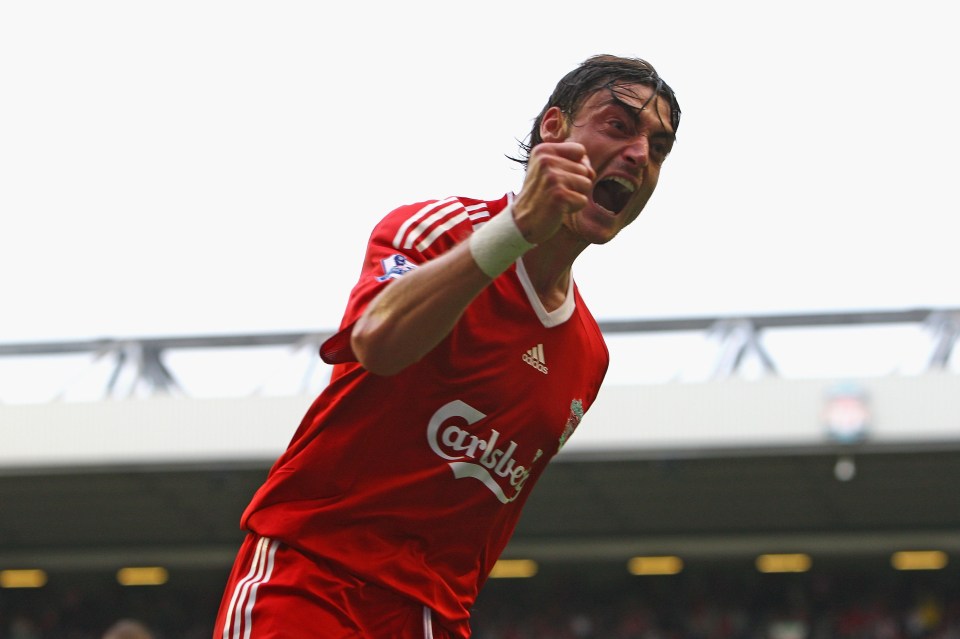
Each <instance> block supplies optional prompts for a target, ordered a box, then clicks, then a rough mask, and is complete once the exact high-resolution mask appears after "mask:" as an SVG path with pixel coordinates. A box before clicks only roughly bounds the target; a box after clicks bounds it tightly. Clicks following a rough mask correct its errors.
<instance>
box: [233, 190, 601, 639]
mask: <svg viewBox="0 0 960 639" xmlns="http://www.w3.org/2000/svg"><path fill="white" fill-rule="evenodd" d="M511 197H512V196H510V195H509V194H508V195H507V196H504V197H503V198H501V199H500V200H496V201H489V202H486V201H480V200H472V199H467V198H448V199H445V200H439V201H430V202H425V203H420V204H415V205H410V206H404V207H401V208H399V209H397V210H395V211H393V212H392V213H390V214H389V215H387V217H386V218H384V219H383V220H382V221H381V222H380V224H379V225H378V226H377V227H376V229H375V230H374V232H373V234H372V236H371V239H370V243H369V246H368V249H367V254H366V260H365V262H364V266H363V270H362V273H361V275H360V280H359V282H358V283H357V285H356V287H355V288H354V289H353V292H352V293H351V296H350V301H349V304H348V306H347V310H346V312H345V315H344V318H343V323H342V325H341V327H340V332H339V333H337V335H335V336H334V337H332V338H330V340H328V341H327V342H326V343H325V344H324V345H323V347H322V348H321V354H322V355H323V357H324V359H325V360H326V361H328V362H331V363H336V364H337V366H336V367H335V369H334V374H333V376H332V379H331V382H330V385H329V386H328V387H327V388H326V389H325V390H324V391H323V393H322V394H321V395H320V396H319V397H318V398H317V399H316V401H315V402H314V403H313V405H312V406H311V408H310V409H309V411H308V412H307V414H306V415H305V417H304V418H303V421H302V422H301V424H300V427H299V429H298V430H297V432H296V434H295V435H294V437H293V440H292V441H291V443H290V446H289V448H288V449H287V450H286V452H284V454H283V455H282V456H281V457H280V459H279V460H278V461H277V462H276V464H275V465H274V466H273V468H272V469H271V471H270V474H269V476H268V478H267V480H266V482H265V484H264V485H263V486H262V487H261V488H260V490H259V491H258V492H257V493H256V495H255V496H254V498H253V501H252V502H251V504H250V505H249V506H248V508H247V510H246V512H245V513H244V515H243V519H242V525H243V527H244V528H245V529H248V530H251V531H253V532H255V533H257V534H260V535H263V536H266V537H270V538H273V539H278V540H281V541H283V542H284V543H286V544H288V545H290V546H293V547H294V548H297V549H299V550H300V551H302V552H304V553H305V554H307V555H312V556H315V557H320V558H323V559H324V560H326V561H330V562H334V563H336V564H339V565H340V566H342V567H343V568H344V570H346V571H349V572H350V573H352V574H354V575H357V576H359V577H362V578H363V579H365V580H369V581H371V582H374V583H377V584H380V585H382V586H384V587H388V588H391V589H393V590H395V591H398V592H400V593H403V594H404V595H406V596H409V597H411V598H412V599H414V600H417V601H420V602H422V603H423V604H424V605H426V606H428V607H430V608H431V609H432V610H434V611H435V612H436V614H437V615H438V616H439V617H440V618H441V619H442V620H443V621H444V622H445V624H446V625H448V626H449V627H451V628H453V629H456V630H457V631H458V632H461V633H462V634H463V636H468V635H469V625H468V621H469V611H470V608H471V606H472V605H473V602H474V600H475V598H476V596H477V594H478V591H479V589H480V586H481V585H482V584H483V582H484V580H485V579H486V577H487V575H488V573H489V572H490V570H491V568H492V567H493V564H494V563H495V562H496V560H497V558H498V557H499V555H500V553H501V551H502V550H503V548H504V546H506V544H507V541H508V540H509V538H510V535H511V534H512V532H513V530H514V527H515V525H516V523H517V520H518V518H519V516H520V511H521V508H522V506H523V504H524V502H525V501H526V498H527V496H528V495H529V494H530V490H531V489H532V488H533V486H534V484H535V483H536V481H537V479H538V478H539V476H540V475H541V473H542V472H543V469H544V467H545V466H546V464H547V462H548V461H549V460H550V459H551V458H552V457H553V456H554V455H555V454H556V453H557V452H558V451H559V449H560V448H561V447H562V446H563V444H564V442H565V441H566V440H567V438H568V437H569V436H570V434H571V433H572V432H573V430H574V429H575V428H576V427H577V425H578V424H579V422H580V419H581V418H582V417H583V414H584V413H585V412H586V411H587V409H589V407H590V405H591V404H592V403H593V401H594V399H595V398H596V395H597V392H598V390H599V388H600V383H601V381H602V380H603V376H604V374H605V373H606V369H607V363H608V354H607V348H606V345H605V343H604V341H603V337H602V335H601V333H600V329H599V327H598V326H597V323H596V321H595V320H594V318H593V317H592V316H591V315H590V313H589V311H588V310H587V307H586V306H585V305H584V303H583V300H582V299H581V298H580V294H579V291H578V290H577V288H576V285H575V284H574V283H573V281H572V279H571V283H570V289H569V291H568V294H567V298H566V301H565V303H564V305H563V306H561V307H560V308H558V309H556V310H554V311H552V312H547V311H546V310H545V309H544V308H543V306H542V304H541V303H540V300H539V298H538V297H537V295H536V293H535V292H534V290H533V287H532V285H531V283H530V280H529V278H528V277H527V274H526V270H525V269H524V267H523V262H522V258H521V259H520V260H518V261H517V262H516V264H515V265H514V266H512V267H511V268H509V269H508V270H507V271H506V272H504V273H503V274H502V275H501V276H499V277H498V278H496V279H495V280H494V281H493V282H492V283H491V284H490V285H489V286H488V287H487V288H486V289H484V291H483V292H482V293H481V294H480V295H479V296H478V297H477V298H476V299H475V300H474V301H473V302H472V303H471V304H470V306H469V307H468V308H467V310H466V311H465V312H464V314H463V316H462V317H461V319H460V320H459V321H458V323H457V324H456V325H455V327H454V329H453V331H452V332H451V333H450V334H449V335H448V336H447V337H446V338H445V339H444V340H443V341H442V342H441V343H440V344H439V345H438V346H437V347H436V348H434V349H433V350H432V351H431V352H430V353H428V354H427V355H426V356H425V357H424V358H423V359H421V360H420V361H419V362H417V363H415V364H413V365H411V366H409V367H408V368H406V369H404V370H403V371H402V372H401V373H399V374H397V375H394V376H390V377H384V376H378V375H374V374H372V373H369V372H367V371H366V370H365V369H364V368H363V367H361V366H360V365H359V364H358V363H356V361H355V359H354V357H353V355H352V353H351V351H350V347H349V332H350V328H351V327H352V326H353V324H354V322H355V321H356V320H357V318H358V317H359V316H360V314H361V313H362V312H363V310H364V309H365V308H366V306H367V304H368V303H369V302H370V301H371V300H372V299H373V298H374V297H375V296H376V295H377V293H378V292H379V291H380V290H381V288H382V287H383V286H387V285H389V283H390V282H392V281H393V280H394V279H396V278H399V277H403V276H404V274H405V273H407V272H409V271H411V270H413V269H416V268H417V267H418V266H419V265H421V264H423V263H425V262H427V261H428V260H430V259H433V258H435V257H437V256H438V255H440V254H442V253H444V252H445V251H447V250H449V249H450V248H452V247H453V246H455V245H456V244H458V243H459V242H462V241H464V240H466V239H467V238H468V237H469V236H470V234H471V233H472V232H473V230H474V229H475V228H477V227H479V226H480V225H482V224H483V223H485V222H486V221H488V220H489V219H490V217H491V216H493V215H496V214H498V213H500V212H502V211H504V210H505V209H506V208H507V206H508V205H509V202H510V199H511ZM507 214H511V213H510V211H509V210H508V211H507Z"/></svg>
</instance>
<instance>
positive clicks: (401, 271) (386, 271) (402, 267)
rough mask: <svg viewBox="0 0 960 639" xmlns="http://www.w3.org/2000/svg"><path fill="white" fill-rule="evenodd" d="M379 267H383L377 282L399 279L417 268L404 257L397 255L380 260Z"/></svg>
mask: <svg viewBox="0 0 960 639" xmlns="http://www.w3.org/2000/svg"><path fill="white" fill-rule="evenodd" d="M380 266H381V267H383V275H381V276H379V277H378V278H377V281H378V282H385V281H387V280H389V279H391V278H397V277H401V276H403V275H405V274H407V273H409V272H410V271H412V270H413V269H415V268H417V265H416V264H414V263H413V262H411V261H410V260H409V259H407V256H406V255H400V254H399V253H396V254H394V255H391V256H390V257H388V258H385V259H382V260H380Z"/></svg>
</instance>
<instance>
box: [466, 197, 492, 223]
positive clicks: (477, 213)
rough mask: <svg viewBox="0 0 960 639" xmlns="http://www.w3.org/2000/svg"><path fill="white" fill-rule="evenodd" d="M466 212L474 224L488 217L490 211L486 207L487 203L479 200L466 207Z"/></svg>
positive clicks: (484, 220)
mask: <svg viewBox="0 0 960 639" xmlns="http://www.w3.org/2000/svg"><path fill="white" fill-rule="evenodd" d="M467 213H469V214H470V222H471V223H472V224H473V225H474V226H476V225H477V224H478V223H483V222H486V221H487V220H489V219H490V211H489V210H488V209H487V203H486V202H481V203H480V204H474V205H472V206H468V207H467Z"/></svg>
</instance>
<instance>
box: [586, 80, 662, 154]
mask: <svg viewBox="0 0 960 639" xmlns="http://www.w3.org/2000/svg"><path fill="white" fill-rule="evenodd" d="M607 91H608V92H609V93H610V97H609V98H608V99H607V100H606V101H605V102H603V103H602V106H618V107H620V108H621V109H623V110H624V111H626V112H627V113H628V114H629V115H630V117H631V118H632V119H633V122H634V124H639V123H640V114H641V113H642V112H643V111H645V110H646V108H647V105H648V104H650V103H651V102H655V101H656V100H657V99H658V98H659V97H660V95H659V94H657V93H654V94H653V95H651V96H650V97H649V98H647V101H646V102H644V103H643V105H642V106H640V107H635V106H633V105H632V104H628V103H627V102H625V101H624V100H623V99H621V98H620V96H619V95H617V93H616V91H614V90H613V89H612V88H610V87H607ZM656 114H657V119H658V120H659V121H660V124H661V125H662V126H663V127H664V129H663V130H661V131H657V132H655V133H653V134H652V137H657V138H665V139H667V140H669V141H670V142H676V140H677V134H676V133H674V132H673V131H667V130H666V126H667V125H666V123H665V122H664V121H663V118H662V117H660V111H659V109H658V110H656Z"/></svg>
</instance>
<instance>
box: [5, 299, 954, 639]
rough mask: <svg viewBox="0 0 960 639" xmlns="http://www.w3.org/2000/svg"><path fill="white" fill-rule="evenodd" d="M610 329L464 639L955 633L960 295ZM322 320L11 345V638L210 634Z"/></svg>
mask: <svg viewBox="0 0 960 639" xmlns="http://www.w3.org/2000/svg"><path fill="white" fill-rule="evenodd" d="M603 328H604V331H605V333H606V335H607V338H608V341H609V343H610V344H611V351H612V356H613V363H612V365H611V369H610V373H609V375H608V384H607V386H606V387H605V388H604V390H603V392H602V394H601V396H600V398H599V399H598V401H597V403H596V404H595V406H594V409H593V410H592V411H591V413H590V414H588V416H587V418H586V419H585V420H584V424H583V426H582V427H581V428H580V429H579V430H578V432H577V433H576V435H575V436H574V437H573V438H572V439H571V441H570V443H569V444H568V445H567V447H566V448H565V449H564V451H563V452H562V453H561V455H560V456H559V457H558V458H557V460H556V461H555V462H554V463H553V464H552V465H551V467H550V468H549V469H548V471H547V473H546V475H545V476H544V478H543V479H542V481H541V482H540V484H539V485H538V487H537V490H536V491H535V492H534V493H533V495H532V496H531V498H530V502H529V505H528V507H527V510H526V512H525V514H524V517H523V519H522V521H521V523H520V526H519V528H518V530H517V533H516V535H515V537H514V539H513V541H512V542H511V544H510V546H509V547H508V549H507V552H506V553H505V556H504V558H503V559H504V560H503V561H501V563H500V564H498V568H497V571H496V572H495V574H494V578H492V579H491V580H490V582H489V584H488V585H487V587H486V589H485V590H484V592H483V594H482V595H481V598H480V600H479V601H478V604H477V608H476V612H475V620H474V628H475V636H476V637H479V638H481V639H522V638H523V639H525V638H528V637H529V638H533V637H536V638H539V639H544V638H578V639H586V638H601V637H603V638H615V639H628V638H630V639H633V638H644V639H653V638H668V637H670V638H673V637H676V638H684V639H686V638H690V639H693V638H728V637H729V638H733V637H744V638H747V637H749V638H754V637H759V638H769V639H800V638H806V637H811V638H813V637H817V638H821V637H822V638H830V637H876V638H886V637H889V638H896V637H943V638H947V637H958V636H960V575H958V572H957V565H958V557H960V491H958V489H957V485H958V481H960V402H958V399H960V356H958V355H957V354H956V351H955V348H954V346H955V344H956V342H957V338H958V335H960V310H957V309H912V310H887V311H873V312H855V313H854V312H851V313H821V314H812V313H811V314H799V315H775V316H774V315H770V316H753V317H701V318H679V319H657V320H637V321H615V322H606V323H603ZM325 335H326V333H315V334H308V333H284V334H250V335H220V336H196V337H182V336H181V337H175V338H162V337H161V338H143V339H126V338H125V339H116V340H112V339H103V340H95V341H72V342H58V343H54V342H40V343H16V344H14V343H11V344H0V433H2V445H0V639H48V638H53V637H69V638H76V639H85V638H88V637H89V638H98V637H100V636H101V634H102V632H103V631H104V629H105V628H106V627H107V626H108V625H109V624H110V623H112V622H113V621H115V620H116V619H118V618H122V617H135V618H138V619H141V620H143V621H144V622H145V623H147V624H149V625H150V626H151V628H152V629H153V630H154V631H155V632H156V633H157V636H158V637H160V638H163V639H174V638H190V639H192V638H194V637H207V636H209V634H210V629H211V628H212V624H213V617H214V615H215V612H216V608H217V605H218V603H219V598H220V596H221V594H222V587H223V583H224V581H225V578H226V574H227V572H228V570H229V567H230V564H231V562H232V559H233V556H234V553H235V551H236V548H237V546H238V544H239V542H240V539H241V532H240V531H239V530H238V528H237V523H238V519H239V516H240V513H241V511H242V509H243V508H244V506H245V505H246V503H247V501H248V499H249V498H250V496H251V495H252V493H253V491H254V490H255V489H256V487H257V486H258V485H259V483H260V482H261V481H262V479H263V477H264V475H265V473H266V471H267V469H268V468H269V466H270V464H271V463H272V462H273V460H274V458H275V457H276V456H277V455H278V454H279V452H280V451H281V450H282V449H283V447H284V446H285V444H286V442H287V440H288V438H289V437H290V436H291V435H292V433H293V430H294V428H295V426H296V424H297V423H298V422H299V419H300V417H301V415H302V413H303V411H304V410H305V408H306V407H307V405H308V404H309V403H310V402H311V401H312V399H313V397H314V396H315V394H316V393H317V392H318V391H319V390H320V389H321V388H322V387H323V385H324V384H325V383H326V379H327V375H328V370H327V369H326V368H325V367H324V366H323V365H322V364H320V363H319V360H318V359H317V357H316V350H317V346H318V344H319V343H320V342H321V341H322V340H323V339H324V337H325Z"/></svg>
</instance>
